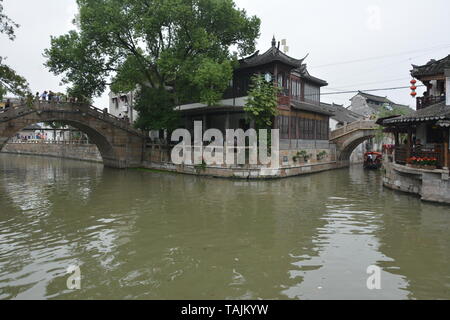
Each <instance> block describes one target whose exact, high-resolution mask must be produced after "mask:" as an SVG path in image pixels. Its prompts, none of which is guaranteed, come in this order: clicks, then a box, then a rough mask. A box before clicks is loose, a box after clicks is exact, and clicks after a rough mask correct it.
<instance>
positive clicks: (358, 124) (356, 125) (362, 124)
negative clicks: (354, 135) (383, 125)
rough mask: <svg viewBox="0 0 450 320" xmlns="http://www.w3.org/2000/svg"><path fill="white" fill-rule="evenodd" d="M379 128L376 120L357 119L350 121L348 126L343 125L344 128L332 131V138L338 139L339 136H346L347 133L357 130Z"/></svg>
mask: <svg viewBox="0 0 450 320" xmlns="http://www.w3.org/2000/svg"><path fill="white" fill-rule="evenodd" d="M376 128H377V125H376V123H375V121H368V120H367V121H365V120H361V121H355V122H352V123H349V124H348V125H346V126H343V127H342V128H339V129H336V130H334V131H331V133H330V140H334V139H337V138H339V137H342V136H345V135H346V134H349V133H351V132H354V131H357V130H374V129H376Z"/></svg>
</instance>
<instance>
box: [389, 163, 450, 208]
mask: <svg viewBox="0 0 450 320" xmlns="http://www.w3.org/2000/svg"><path fill="white" fill-rule="evenodd" d="M384 167H385V170H386V172H385V174H384V177H383V184H384V186H385V187H387V188H390V189H393V190H399V191H402V192H407V193H411V194H415V195H418V196H420V197H421V198H422V200H424V201H431V202H439V203H447V204H450V179H449V171H448V170H423V169H415V168H409V167H406V166H402V165H398V164H395V163H391V162H387V163H385V164H384Z"/></svg>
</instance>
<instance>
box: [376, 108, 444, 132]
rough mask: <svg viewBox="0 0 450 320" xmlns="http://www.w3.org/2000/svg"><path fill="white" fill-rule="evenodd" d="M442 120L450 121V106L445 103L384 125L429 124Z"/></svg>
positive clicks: (394, 119) (384, 122) (393, 119)
mask: <svg viewBox="0 0 450 320" xmlns="http://www.w3.org/2000/svg"><path fill="white" fill-rule="evenodd" d="M441 120H450V106H447V105H446V104H445V102H440V103H437V104H434V105H432V106H429V107H427V108H424V109H420V110H418V111H416V112H413V113H412V114H410V115H406V116H401V117H397V118H392V119H386V120H384V121H383V125H386V126H392V125H395V124H402V123H413V122H428V121H441Z"/></svg>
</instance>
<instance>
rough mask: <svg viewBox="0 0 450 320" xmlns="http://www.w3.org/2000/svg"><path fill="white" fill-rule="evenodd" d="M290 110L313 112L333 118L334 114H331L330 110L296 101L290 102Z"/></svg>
mask: <svg viewBox="0 0 450 320" xmlns="http://www.w3.org/2000/svg"><path fill="white" fill-rule="evenodd" d="M291 106H292V108H294V109H296V110H300V111H308V112H314V113H318V114H323V115H326V116H333V115H334V112H332V111H331V110H330V109H328V108H326V107H324V106H322V105H315V104H310V103H307V102H298V101H292V102H291Z"/></svg>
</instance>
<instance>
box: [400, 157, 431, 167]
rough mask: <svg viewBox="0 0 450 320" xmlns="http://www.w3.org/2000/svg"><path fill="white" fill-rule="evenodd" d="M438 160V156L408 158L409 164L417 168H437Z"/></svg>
mask: <svg viewBox="0 0 450 320" xmlns="http://www.w3.org/2000/svg"><path fill="white" fill-rule="evenodd" d="M437 164H438V161H437V159H436V158H429V157H423V158H420V157H411V158H409V159H408V160H407V165H408V166H409V167H412V168H417V169H428V170H435V169H436V168H437Z"/></svg>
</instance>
